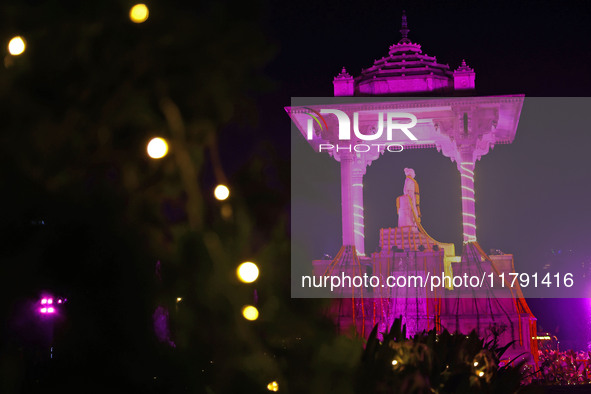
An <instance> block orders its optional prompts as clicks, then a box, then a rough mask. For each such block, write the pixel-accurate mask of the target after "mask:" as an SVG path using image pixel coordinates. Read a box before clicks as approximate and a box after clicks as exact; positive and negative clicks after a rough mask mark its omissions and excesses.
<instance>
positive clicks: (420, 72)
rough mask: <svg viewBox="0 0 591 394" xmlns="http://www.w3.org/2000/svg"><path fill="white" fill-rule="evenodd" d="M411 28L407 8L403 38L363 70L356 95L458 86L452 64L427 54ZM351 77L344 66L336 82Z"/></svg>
mask: <svg viewBox="0 0 591 394" xmlns="http://www.w3.org/2000/svg"><path fill="white" fill-rule="evenodd" d="M409 31H410V30H409V29H408V23H407V20H406V13H405V12H404V11H403V13H402V27H401V29H400V33H401V35H402V38H401V39H400V41H398V43H396V44H394V45H392V46H390V50H389V51H388V55H387V56H385V57H382V58H381V59H378V60H376V61H374V64H373V65H372V66H371V67H369V68H366V69H362V70H361V74H360V75H359V76H358V77H356V78H354V86H352V88H353V89H354V95H355V96H365V95H370V96H376V95H391V94H409V93H412V94H414V93H426V92H432V93H447V92H451V91H453V90H454V72H453V71H452V70H451V69H450V67H449V65H448V64H441V63H438V62H437V58H436V57H434V56H429V55H427V54H424V53H423V51H422V50H421V45H420V44H417V43H413V42H412V41H411V40H410V39H409V38H408V32H409ZM347 77H348V78H351V79H353V78H352V77H350V76H349V75H348V74H346V72H345V71H344V69H343V72H341V74H339V76H337V78H335V82H337V81H338V82H339V83H340V84H341V85H342V84H343V83H344V82H345V79H347ZM335 89H336V84H335ZM340 89H341V90H342V89H345V88H344V87H340ZM335 93H336V90H335ZM338 95H340V94H338Z"/></svg>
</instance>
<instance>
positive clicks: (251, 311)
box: [242, 305, 259, 321]
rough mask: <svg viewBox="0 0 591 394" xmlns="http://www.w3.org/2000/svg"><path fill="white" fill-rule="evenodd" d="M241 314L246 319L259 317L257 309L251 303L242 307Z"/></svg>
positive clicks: (251, 319)
mask: <svg viewBox="0 0 591 394" xmlns="http://www.w3.org/2000/svg"><path fill="white" fill-rule="evenodd" d="M242 316H244V318H245V319H246V320H250V321H253V320H256V319H258V318H259V310H258V309H257V308H255V307H254V306H252V305H247V306H245V307H244V308H242Z"/></svg>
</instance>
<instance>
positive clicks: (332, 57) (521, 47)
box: [260, 1, 591, 336]
mask: <svg viewBox="0 0 591 394" xmlns="http://www.w3.org/2000/svg"><path fill="white" fill-rule="evenodd" d="M403 9H405V10H406V14H407V17H408V23H409V28H410V33H409V38H410V39H411V40H412V41H413V42H417V43H419V44H421V45H422V50H423V53H426V54H428V55H431V56H436V57H437V61H438V62H440V63H444V64H446V63H448V64H449V65H450V67H451V68H452V69H455V68H457V67H458V65H459V64H460V62H461V60H462V59H466V62H467V63H468V65H470V66H471V67H472V68H474V70H475V72H476V93H477V94H478V95H495V94H525V95H526V97H528V98H532V97H584V96H588V95H589V92H590V91H591V77H590V75H589V64H590V60H591V44H590V43H589V39H588V37H590V36H591V27H590V26H589V23H588V21H589V18H590V16H591V4H589V3H584V2H563V3H558V2H546V1H542V2H540V1H536V2H533V1H524V2H498V1H497V2H424V1H418V2H396V1H377V2H371V3H369V4H365V3H364V4H361V3H360V2H351V1H341V2H336V1H328V2H297V3H289V4H282V5H281V6H279V5H271V6H270V8H268V11H267V13H268V15H267V18H268V19H270V21H269V24H268V26H267V28H268V29H269V30H268V31H269V32H270V35H271V37H273V40H274V42H275V44H276V46H277V50H278V52H277V56H276V58H275V60H274V61H273V62H272V63H271V64H270V65H269V66H268V68H267V70H266V73H267V75H268V76H270V77H271V78H272V79H273V80H274V81H275V82H276V84H277V87H278V89H276V91H275V92H273V93H272V94H268V95H266V96H265V97H264V98H263V99H262V102H261V104H262V105H261V115H262V116H261V125H260V127H261V128H262V129H263V130H264V133H265V135H266V136H268V137H269V138H271V139H272V140H273V141H275V143H276V146H277V149H278V150H279V151H280V152H282V154H284V155H286V156H287V155H289V140H288V138H287V136H288V135H289V133H290V121H289V118H288V116H287V115H286V114H285V112H284V109H283V107H284V106H289V105H290V99H291V97H323V96H331V95H332V79H333V77H334V76H335V75H336V74H338V72H339V71H340V69H341V67H343V66H345V67H346V68H347V71H348V72H349V73H350V74H351V75H353V76H357V75H359V73H360V71H361V68H362V67H363V68H366V67H369V66H370V65H372V64H373V61H374V59H378V58H380V57H382V56H385V55H386V54H387V52H388V47H389V46H390V45H392V44H394V43H396V42H397V41H398V40H399V39H400V33H399V31H398V30H399V29H400V16H401V13H402V10H403ZM528 100H529V99H528ZM560 103H561V105H562V108H563V111H564V112H563V113H562V114H559V115H556V114H555V113H554V111H553V105H554V102H551V101H550V102H549V101H539V100H538V101H526V104H525V105H524V110H523V111H524V112H523V114H522V119H521V122H520V126H519V128H518V130H517V135H516V139H515V142H514V143H513V144H511V145H508V146H497V147H495V149H494V150H493V151H492V152H490V153H489V154H488V155H487V156H485V157H484V158H483V159H482V160H481V161H479V162H478V163H477V165H476V174H477V176H476V193H477V194H476V199H477V208H476V209H477V217H478V219H477V224H478V237H479V241H480V243H481V244H482V245H483V246H484V248H485V250H488V249H489V248H498V249H501V250H503V251H504V252H506V253H512V254H514V255H515V265H516V269H517V271H520V270H522V271H524V270H530V271H533V270H541V268H542V266H543V265H545V264H547V263H550V264H551V265H552V269H554V270H555V271H558V270H560V269H563V270H564V267H569V269H574V267H580V266H581V264H583V263H585V264H586V265H587V266H588V265H589V263H590V262H591V245H589V242H588V239H589V223H590V221H591V210H589V208H588V202H589V201H591V186H590V182H589V181H590V180H591V179H590V178H591V177H590V174H589V169H590V168H591V155H590V154H589V151H588V149H589V147H591V134H590V133H589V132H588V129H589V124H588V121H586V119H585V116H586V113H587V111H588V110H587V108H589V104H590V101H588V100H586V101H568V102H567V101H564V100H562V101H560ZM525 114H528V115H527V116H526V115H525ZM577 114H578V115H577ZM575 115H576V117H575ZM562 117H566V118H567V119H563V118H562ZM562 120H565V121H566V124H565V123H562ZM543 125H546V126H547V127H542V126H543ZM300 142H301V143H303V144H305V141H303V139H302V140H301V141H300ZM312 154H313V153H312ZM330 161H332V160H329V159H328V158H326V163H327V164H326V167H325V168H323V171H324V172H323V173H327V174H328V173H330V172H331V171H332V173H333V174H336V175H337V177H338V165H337V163H335V162H330ZM404 167H413V168H415V170H416V171H417V178H416V179H417V180H418V182H419V184H420V186H421V202H422V205H421V209H422V211H423V223H424V225H425V227H426V229H427V231H429V232H430V233H431V235H432V236H434V237H435V238H436V239H438V240H441V241H443V242H455V243H456V246H457V249H456V250H457V251H458V252H459V246H460V245H461V225H460V220H459V218H460V203H459V175H458V172H457V170H456V169H455V164H452V163H451V161H450V160H449V159H447V158H444V157H443V156H442V155H440V154H439V153H436V152H435V151H434V150H430V151H421V152H417V151H413V152H410V153H403V154H401V155H400V156H397V155H390V156H389V157H388V158H385V157H384V158H382V159H380V160H379V161H377V162H375V163H374V164H373V165H372V167H370V168H369V169H368V173H367V175H366V189H365V193H366V194H365V198H366V208H367V207H368V198H370V197H369V196H368V190H372V188H373V190H374V191H375V193H373V194H372V196H374V195H375V196H376V197H375V198H376V199H377V200H379V201H375V203H374V202H372V203H371V204H370V205H375V206H376V207H378V209H375V210H374V211H371V210H368V209H366V251H367V252H371V251H373V250H374V249H375V247H376V246H377V229H379V228H380V227H386V226H393V225H394V223H395V220H396V217H395V207H394V205H393V200H394V198H395V197H396V196H397V195H399V194H401V192H402V185H403V182H404V175H403V172H402V169H403V168H404ZM388 171H390V173H391V176H390V178H389V179H384V177H383V174H384V173H388ZM378 174H379V175H378ZM322 187H324V188H325V192H326V195H327V197H326V199H325V203H326V204H327V206H328V205H330V204H331V202H330V201H332V204H334V198H338V196H339V190H338V189H336V188H335V187H334V185H333V187H332V188H331V186H330V185H325V186H322ZM336 187H338V185H336ZM331 190H332V191H331ZM378 190H379V191H378ZM331 193H332V194H331ZM372 198H373V197H372ZM331 199H332V200H331ZM389 201H391V202H392V204H390V202H389ZM389 204H390V205H389ZM337 205H338V203H337ZM388 221H390V223H386V222H388ZM372 226H373V229H374V233H373V234H368V233H370V232H371V231H372V230H371V228H372ZM334 227H335V228H336V231H335V232H334V233H332V232H328V233H325V234H324V235H323V236H322V237H321V239H322V245H321V244H320V243H321V242H319V243H318V245H317V247H315V249H314V248H312V249H313V250H312V251H311V252H310V253H313V254H315V255H314V257H315V258H318V257H320V256H318V254H319V253H323V252H327V253H329V254H334V253H336V251H337V250H338V246H339V242H340V237H341V234H340V223H337V224H336V226H334ZM555 267H556V268H555ZM571 267H572V268H571ZM582 270H583V271H584V270H585V269H582ZM550 302H551V301H549V300H541V301H540V300H532V301H530V305H531V306H532V308H533V309H534V313H535V314H537V315H538V317H539V318H540V323H541V326H542V327H545V328H546V329H549V330H550V329H555V328H556V327H557V326H561V324H562V323H561V321H562V319H563V318H562V317H561V316H560V315H559V313H558V312H557V311H555V312H554V313H552V314H550V313H548V312H544V311H545V310H548V308H547V305H548V303H550ZM579 306H580V305H579ZM561 308H562V307H561ZM551 309H552V308H551ZM563 309H564V308H563ZM570 325H571V326H573V327H574V328H572V331H573V332H572V333H571V335H572V336H574V335H578V334H580V330H581V329H583V328H584V325H585V321H584V318H582V320H581V321H580V322H573V321H572V320H571V324H570ZM564 330H565V329H564V328H563V329H562V332H563V336H568V335H569V334H568V333H565V331H564ZM577 333H578V334H577Z"/></svg>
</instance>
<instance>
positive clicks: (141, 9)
mask: <svg viewBox="0 0 591 394" xmlns="http://www.w3.org/2000/svg"><path fill="white" fill-rule="evenodd" d="M149 15H150V12H149V11H148V7H147V6H146V5H145V4H136V5H134V6H133V7H131V10H129V19H131V21H132V22H133V23H142V22H145V21H146V20H147V19H148V16H149Z"/></svg>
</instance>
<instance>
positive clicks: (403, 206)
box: [396, 168, 421, 228]
mask: <svg viewBox="0 0 591 394" xmlns="http://www.w3.org/2000/svg"><path fill="white" fill-rule="evenodd" d="M404 174H405V175H406V180H405V182H404V189H403V193H404V194H403V195H402V196H399V197H398V198H397V199H396V210H397V213H398V227H414V228H417V227H418V225H419V224H420V223H421V208H420V196H419V184H418V183H417V181H416V180H415V171H414V170H413V169H412V168H405V169H404Z"/></svg>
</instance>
